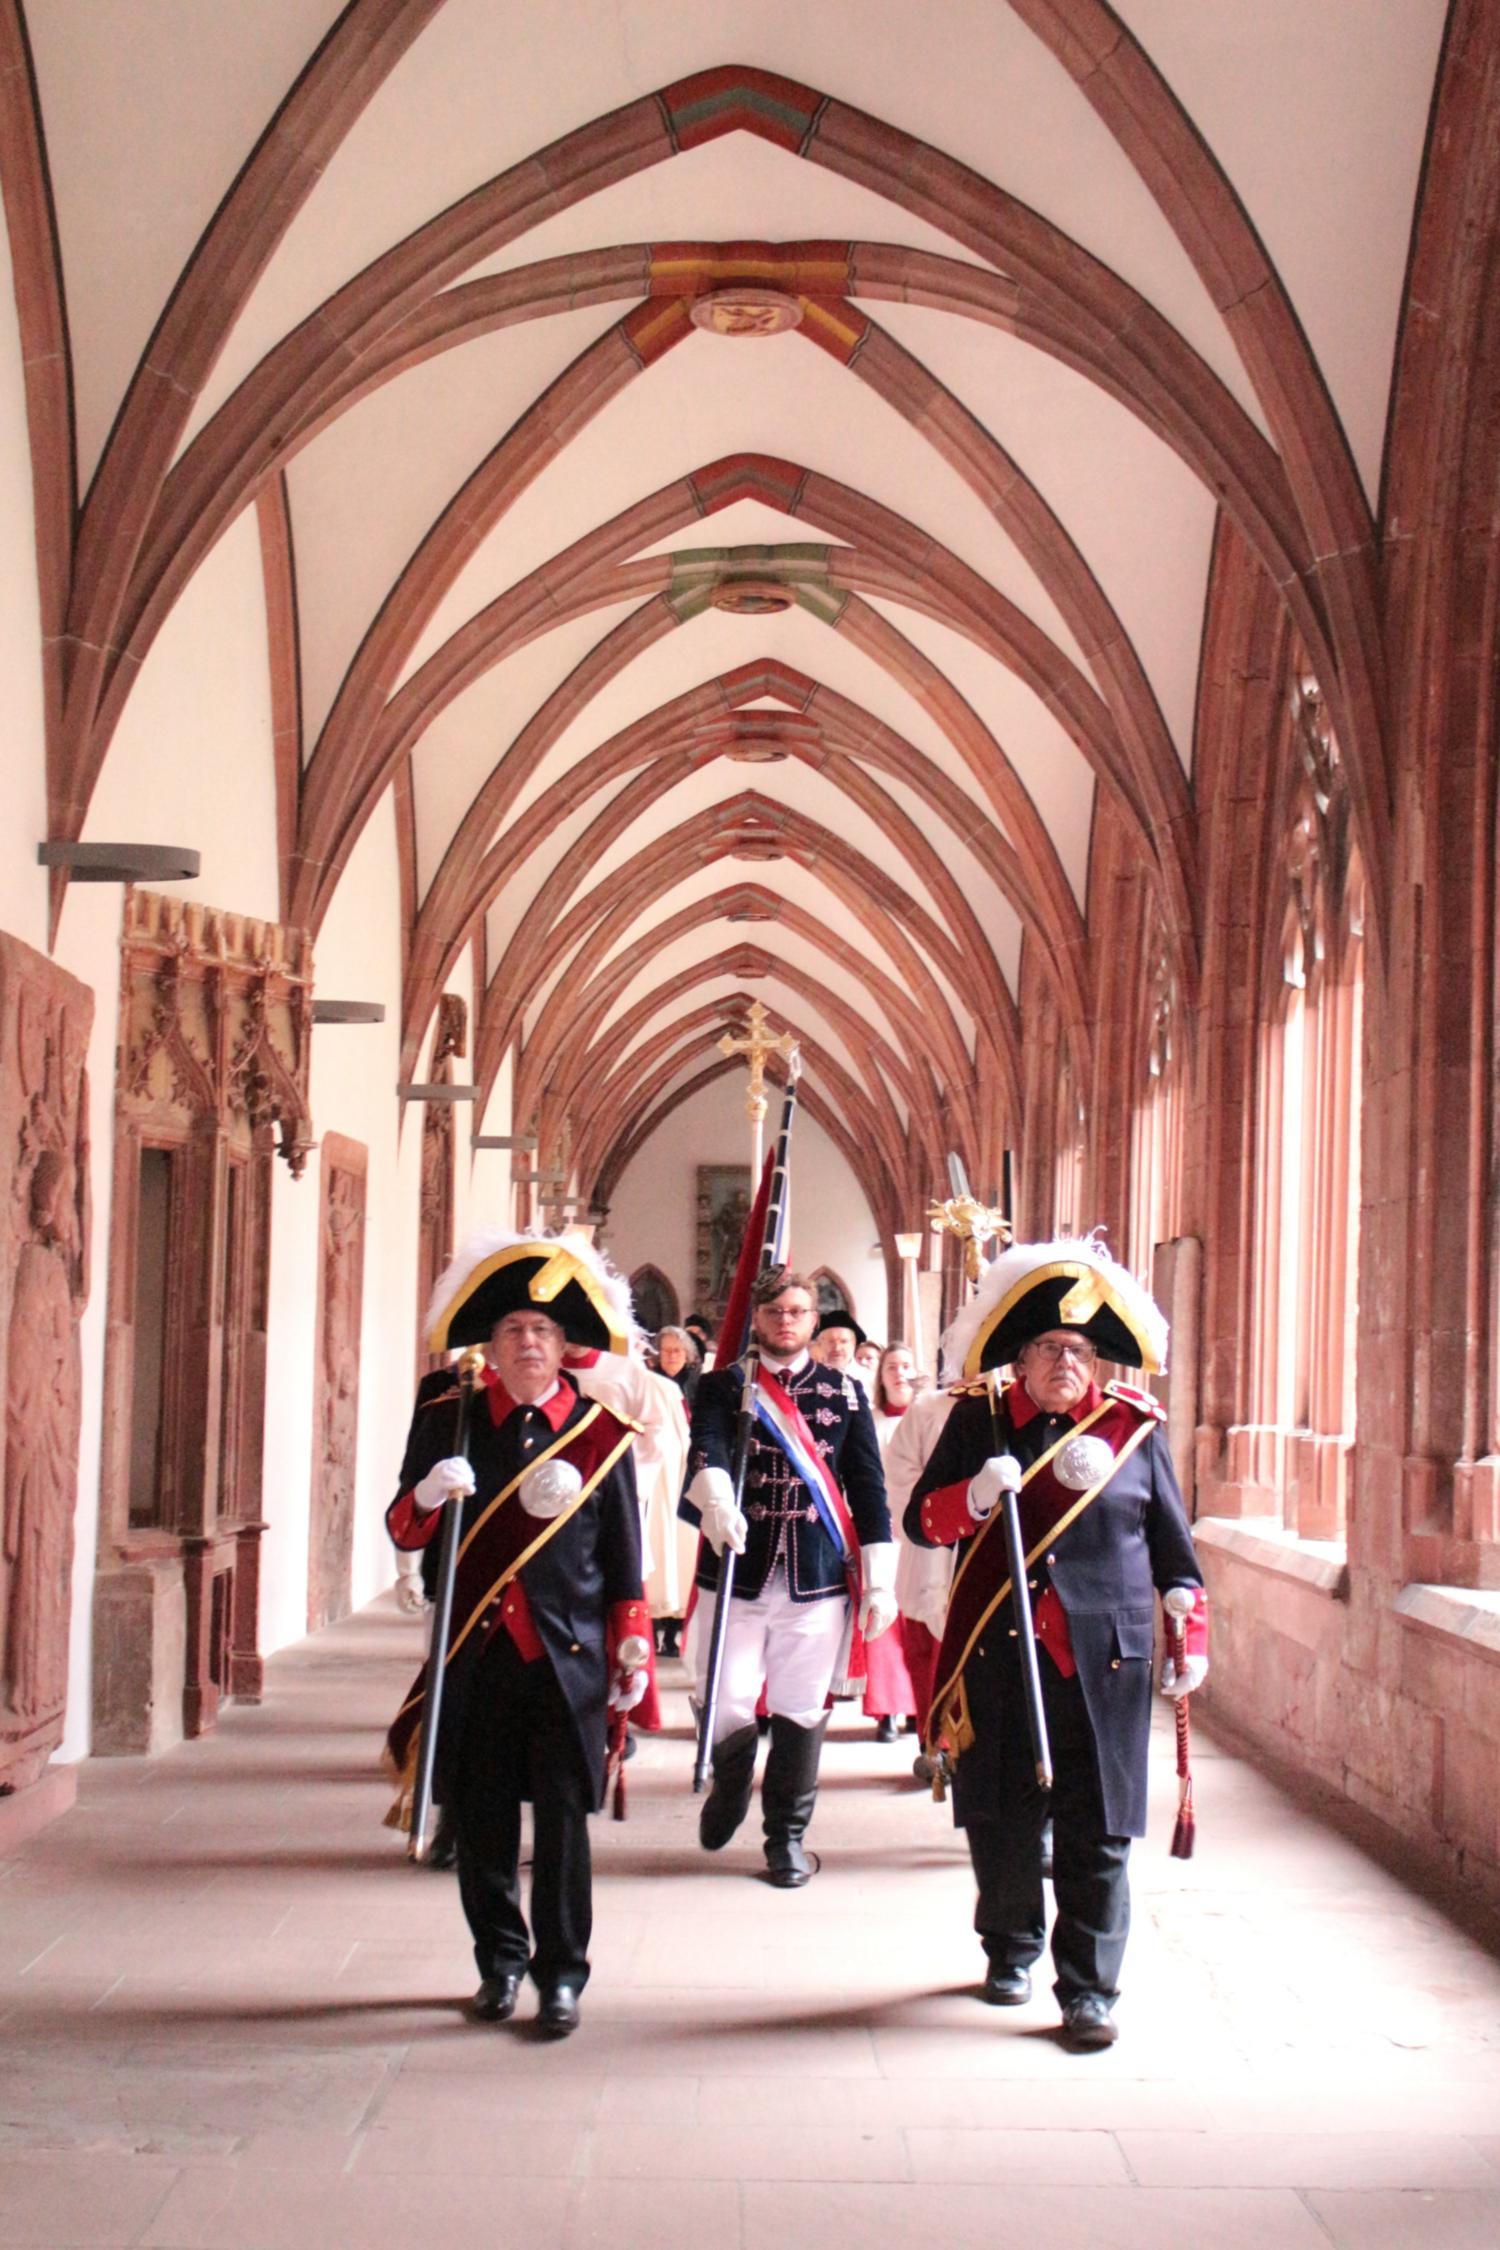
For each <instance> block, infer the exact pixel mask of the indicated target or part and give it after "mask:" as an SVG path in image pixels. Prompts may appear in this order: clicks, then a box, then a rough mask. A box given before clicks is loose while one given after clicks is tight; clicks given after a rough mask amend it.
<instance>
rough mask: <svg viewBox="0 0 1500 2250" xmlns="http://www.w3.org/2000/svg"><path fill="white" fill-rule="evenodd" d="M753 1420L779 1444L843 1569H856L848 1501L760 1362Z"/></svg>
mask: <svg viewBox="0 0 1500 2250" xmlns="http://www.w3.org/2000/svg"><path fill="white" fill-rule="evenodd" d="M755 1419H756V1421H757V1422H758V1423H759V1424H760V1427H761V1428H762V1429H763V1430H764V1431H765V1432H766V1435H767V1436H768V1437H770V1438H773V1439H774V1440H775V1442H776V1444H777V1445H779V1446H780V1448H781V1450H782V1452H783V1453H784V1454H785V1455H786V1457H787V1459H788V1460H789V1461H790V1462H791V1464H792V1467H793V1468H794V1469H795V1470H796V1472H797V1474H798V1476H799V1477H800V1478H801V1479H802V1482H803V1483H804V1484H805V1485H806V1486H807V1489H808V1491H809V1492H810V1493H811V1494H812V1498H813V1506H814V1507H815V1508H816V1509H817V1511H818V1521H819V1522H820V1523H821V1524H822V1526H823V1529H824V1530H825V1531H826V1532H827V1534H828V1536H829V1538H830V1539H831V1540H832V1541H833V1543H834V1545H835V1547H837V1549H838V1551H839V1558H840V1560H841V1561H842V1563H843V1565H844V1568H845V1569H846V1570H851V1569H856V1568H857V1567H858V1562H859V1540H858V1538H857V1537H856V1535H855V1530H854V1518H853V1517H852V1516H851V1515H850V1513H849V1503H848V1501H847V1500H846V1499H845V1498H844V1495H843V1494H842V1492H840V1490H839V1488H838V1483H837V1480H836V1479H835V1477H834V1475H833V1472H832V1471H831V1470H830V1468H829V1467H828V1464H827V1463H826V1461H825V1460H824V1459H823V1456H822V1454H821V1453H820V1452H819V1451H818V1447H817V1441H816V1439H815V1438H814V1437H813V1434H812V1431H811V1430H810V1429H809V1428H808V1426H807V1423H806V1420H805V1419H804V1417H803V1413H802V1409H801V1407H800V1406H799V1405H798V1404H797V1401H796V1400H795V1399H794V1398H793V1396H792V1394H791V1392H790V1391H789V1390H788V1389H787V1388H786V1386H785V1385H784V1384H783V1383H782V1381H781V1379H780V1378H779V1376H776V1375H773V1374H772V1373H771V1371H770V1369H769V1368H768V1367H767V1366H766V1365H765V1364H764V1362H762V1364H761V1365H760V1366H758V1367H757V1368H756V1371H755Z"/></svg>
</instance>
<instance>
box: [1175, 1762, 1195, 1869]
mask: <svg viewBox="0 0 1500 2250" xmlns="http://www.w3.org/2000/svg"><path fill="white" fill-rule="evenodd" d="M1197 1835H1198V1823H1197V1820H1196V1819H1195V1818H1194V1815H1193V1785H1192V1782H1191V1781H1189V1782H1187V1783H1185V1784H1184V1787H1183V1791H1182V1795H1181V1797H1180V1798H1179V1799H1178V1804H1177V1824H1176V1826H1175V1827H1174V1828H1173V1830H1172V1857H1173V1859H1191V1858H1192V1856H1193V1845H1194V1843H1195V1841H1196V1839H1197Z"/></svg>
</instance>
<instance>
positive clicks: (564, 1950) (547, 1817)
mask: <svg viewBox="0 0 1500 2250" xmlns="http://www.w3.org/2000/svg"><path fill="white" fill-rule="evenodd" d="M452 1794H453V1804H452V1808H451V1809H452V1814H453V1825H454V1832H455V1835H456V1838H457V1842H458V1887H459V1896H460V1897H461V1899H462V1900H463V1909H464V1913H465V1915H466V1916H467V1918H468V1923H469V1928H470V1930H471V1932H472V1933H473V1938H474V1959H475V1962H476V1963H477V1965H478V1968H479V1974H480V1976H481V1977H493V1976H507V1975H511V1974H524V1973H525V1971H526V1969H527V1967H528V1965H529V1966H530V1969H531V1973H532V1975H533V1977H534V1978H535V1979H536V1982H537V1983H538V1985H540V1986H541V1987H542V1989H543V1990H544V1991H545V1990H547V1989H548V1988H549V1987H550V1986H552V1985H556V1984H570V1985H572V1986H573V1987H574V1988H575V1990H581V1989H582V1987H583V1985H584V1984H586V1983H587V1981H588V1973H589V1963H588V1948H589V1935H590V1932H591V1931H592V1929H593V1918H594V1909H593V1882H592V1868H591V1863H590V1857H589V1827H588V1816H589V1812H590V1809H591V1805H592V1793H591V1792H590V1790H589V1789H588V1788H587V1786H586V1784H585V1779H584V1774H583V1758H582V1754H581V1752H580V1750H579V1747H578V1735H577V1730H576V1729H575V1727H574V1725H573V1720H572V1715H571V1713H570V1711H569V1709H568V1704H567V1700H566V1698H565V1697H564V1695H563V1692H562V1689H561V1688H560V1687H559V1686H558V1684H557V1675H556V1673H555V1672H554V1671H553V1669H552V1667H551V1665H550V1664H549V1663H548V1662H547V1659H546V1657H545V1656H542V1657H538V1658H536V1659H535V1661H534V1662H532V1663H530V1664H527V1663H524V1662H523V1661H522V1659H521V1657H520V1655H519V1653H518V1652H517V1649H516V1646H515V1643H514V1642H513V1641H512V1640H511V1638H510V1636H509V1634H508V1633H505V1632H500V1633H497V1634H496V1635H495V1638H494V1640H493V1641H492V1642H491V1644H490V1646H489V1647H488V1648H487V1649H486V1650H485V1652H484V1655H483V1657H482V1658H481V1659H480V1664H479V1669H478V1673H477V1676H476V1677H475V1679H474V1681H473V1683H472V1686H471V1690H470V1694H469V1699H468V1710H467V1713H466V1715H465V1720H464V1731H463V1746H462V1749H461V1751H460V1754H459V1758H458V1762H457V1773H456V1776H455V1786H454V1787H453V1792H452ZM528 1798H530V1800H531V1803H532V1853H531V1923H532V1927H531V1929H530V1930H528V1928H527V1925H526V1916H525V1914H524V1913H523V1912H522V1909H521V1876H520V1863H521V1806H522V1805H523V1803H524V1802H525V1801H526V1800H527V1799H528ZM533 1936H534V1938H535V1950H533V1945H532V1939H533Z"/></svg>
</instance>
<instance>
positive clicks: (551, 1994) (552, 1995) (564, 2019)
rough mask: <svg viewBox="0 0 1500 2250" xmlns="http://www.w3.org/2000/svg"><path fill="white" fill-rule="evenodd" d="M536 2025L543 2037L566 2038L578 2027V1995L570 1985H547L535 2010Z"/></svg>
mask: <svg viewBox="0 0 1500 2250" xmlns="http://www.w3.org/2000/svg"><path fill="white" fill-rule="evenodd" d="M536 2027H537V2030H538V2031H539V2032H541V2034H542V2036H543V2038H545V2039H566V2038H567V2036H568V2033H569V2032H570V2031H576V2030H577V2029H578V1995H577V1993H576V1992H575V1991H574V1989H573V1987H572V1985H570V1984H554V1985H549V1986H548V1988H547V1990H546V1991H545V1992H544V1993H543V1994H542V2004H541V2006H540V2007H539V2008H538V2009H537V2012H536Z"/></svg>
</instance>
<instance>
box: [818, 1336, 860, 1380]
mask: <svg viewBox="0 0 1500 2250" xmlns="http://www.w3.org/2000/svg"><path fill="white" fill-rule="evenodd" d="M818 1357H819V1359H820V1360H821V1361H822V1362H823V1365H824V1366H825V1367H831V1368H832V1369H833V1371H834V1373H835V1374H839V1373H841V1372H842V1370H843V1369H844V1368H846V1367H849V1366H851V1365H852V1364H853V1360H854V1330H853V1329H852V1328H828V1329H825V1330H824V1332H823V1334H822V1335H821V1336H820V1337H819V1338H818Z"/></svg>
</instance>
